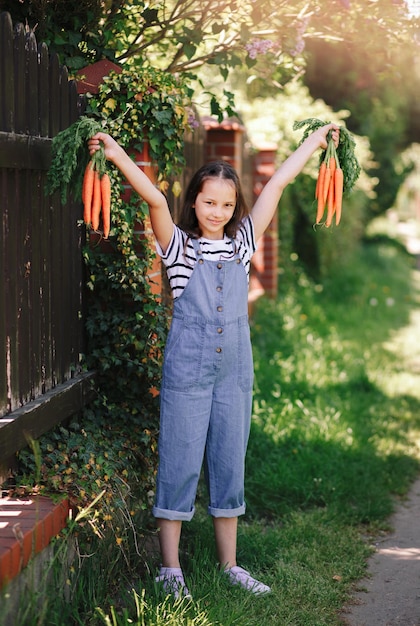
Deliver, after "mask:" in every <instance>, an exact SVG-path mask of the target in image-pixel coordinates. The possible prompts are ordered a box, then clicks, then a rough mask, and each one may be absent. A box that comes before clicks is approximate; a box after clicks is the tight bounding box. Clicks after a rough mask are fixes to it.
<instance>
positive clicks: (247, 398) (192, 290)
mask: <svg viewBox="0 0 420 626" xmlns="http://www.w3.org/2000/svg"><path fill="white" fill-rule="evenodd" d="M232 243H233V245H234V242H232ZM193 245H194V250H195V253H196V257H197V259H198V260H197V262H196V264H195V267H194V270H193V273H192V275H191V277H190V279H189V281H188V283H187V285H186V287H185V289H184V291H183V293H182V294H181V296H180V297H179V298H177V299H176V300H175V301H174V308H173V319H172V324H171V328H170V331H169V335H168V341H167V344H166V349H165V359H164V365H163V376H162V387H161V392H160V402H161V414H160V437H159V469H158V475H157V487H156V502H155V506H154V507H153V515H154V516H155V517H157V518H162V519H168V520H184V521H189V520H191V518H192V517H193V515H194V502H195V497H196V491H197V484H198V480H199V477H200V472H201V468H202V465H203V461H204V471H205V477H206V482H207V486H208V491H209V507H208V512H209V514H210V515H212V516H214V517H237V516H238V515H242V514H243V513H244V512H245V502H244V469H245V453H246V447H247V443H248V436H249V429H250V421H251V409H252V386H253V375H254V373H253V360H252V349H251V340H250V331H249V324H248V282H247V277H246V271H245V268H244V266H243V264H242V262H241V260H240V258H239V257H238V255H237V254H236V255H235V257H234V258H232V259H229V260H220V261H213V260H207V259H204V258H203V255H202V252H201V249H200V244H199V242H198V240H196V239H194V240H193Z"/></svg>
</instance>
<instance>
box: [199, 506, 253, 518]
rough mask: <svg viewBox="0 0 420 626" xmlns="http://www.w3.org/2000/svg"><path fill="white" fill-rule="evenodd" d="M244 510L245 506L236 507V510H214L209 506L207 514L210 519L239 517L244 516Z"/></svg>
mask: <svg viewBox="0 0 420 626" xmlns="http://www.w3.org/2000/svg"><path fill="white" fill-rule="evenodd" d="M245 508H246V507H245V504H243V505H242V506H238V507H236V509H215V508H214V507H212V506H209V507H208V509H207V512H208V514H209V515H211V516H212V517H239V515H244V513H245Z"/></svg>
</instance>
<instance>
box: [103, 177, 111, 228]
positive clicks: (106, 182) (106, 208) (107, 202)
mask: <svg viewBox="0 0 420 626" xmlns="http://www.w3.org/2000/svg"><path fill="white" fill-rule="evenodd" d="M101 198H102V226H103V230H104V237H105V239H108V235H109V230H110V227H111V179H110V178H109V176H108V174H106V173H105V174H104V175H103V176H102V178H101Z"/></svg>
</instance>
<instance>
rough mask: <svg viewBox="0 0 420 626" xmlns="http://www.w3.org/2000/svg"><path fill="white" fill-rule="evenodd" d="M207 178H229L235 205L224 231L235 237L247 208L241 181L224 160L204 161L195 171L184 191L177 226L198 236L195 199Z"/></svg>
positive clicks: (247, 211)
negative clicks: (234, 193) (233, 189)
mask: <svg viewBox="0 0 420 626" xmlns="http://www.w3.org/2000/svg"><path fill="white" fill-rule="evenodd" d="M209 178H221V179H223V180H231V181H232V182H233V184H234V186H235V190H236V206H235V210H234V212H233V215H232V218H231V219H230V221H229V222H228V223H227V224H226V226H225V233H226V235H227V236H228V237H235V235H236V232H237V230H238V227H239V225H240V223H241V222H242V220H243V219H244V217H246V216H247V215H248V214H249V208H248V206H247V204H246V202H245V198H244V196H243V193H242V189H241V183H240V181H239V177H238V174H237V172H236V170H235V168H233V167H232V166H231V165H230V164H229V163H227V162H226V161H212V162H211V163H206V164H205V165H203V166H202V167H200V169H199V170H197V171H196V173H195V174H194V176H193V177H192V179H191V181H190V184H189V185H188V188H187V191H186V193H185V200H184V205H183V207H182V209H181V213H180V216H179V220H178V226H179V227H180V228H181V229H182V230H183V231H185V232H186V233H187V234H188V235H189V236H190V237H193V238H195V239H196V238H197V237H200V235H201V232H200V227H199V225H198V220H197V217H196V215H195V209H194V204H195V200H196V198H197V196H198V194H199V193H200V191H201V190H202V188H203V185H204V183H205V181H206V180H208V179H209Z"/></svg>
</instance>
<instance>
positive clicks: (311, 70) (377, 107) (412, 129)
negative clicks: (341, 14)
mask: <svg viewBox="0 0 420 626" xmlns="http://www.w3.org/2000/svg"><path fill="white" fill-rule="evenodd" d="M356 15H357V14H356ZM406 25H408V26H407V29H406V31H405V33H404V37H402V38H401V40H400V37H401V35H400V34H399V33H398V35H397V36H396V37H395V39H394V40H392V41H390V43H389V45H388V46H385V45H384V44H383V39H382V32H383V26H382V24H381V23H372V25H371V32H370V40H371V42H372V43H371V46H370V47H368V48H366V47H360V46H358V45H355V43H352V42H348V41H335V42H333V41H325V40H317V41H315V40H312V41H311V42H310V43H309V44H308V48H307V66H306V72H305V76H304V81H305V83H306V84H307V85H308V87H309V89H310V91H311V94H312V95H313V97H314V98H322V99H323V100H324V101H325V102H326V103H327V104H329V105H330V106H331V107H333V108H334V109H335V110H340V109H347V110H348V111H349V112H350V116H349V118H348V121H347V124H348V126H349V128H350V129H351V130H352V131H353V132H355V133H357V134H359V135H365V136H368V137H369V140H370V145H371V148H372V151H373V154H374V159H375V163H374V164H373V165H374V167H373V168H372V169H371V172H370V173H371V175H372V176H376V177H377V178H378V183H377V185H376V190H375V191H376V196H377V197H376V199H374V200H373V201H372V202H371V205H370V214H371V217H374V216H375V215H378V214H380V213H383V212H384V211H386V210H387V209H389V208H390V207H391V206H392V205H393V203H394V202H395V198H396V195H397V193H398V190H399V188H400V186H401V184H402V183H403V181H404V180H405V178H406V176H407V174H408V172H409V171H410V166H407V165H405V166H404V165H402V162H401V157H400V155H401V152H402V151H403V150H404V149H405V148H406V147H407V146H409V145H410V144H411V143H413V142H416V141H417V142H419V141H420V123H419V119H420V118H419V115H418V114H419V104H418V92H419V89H420V69H419V60H420V59H419V48H418V40H417V36H416V33H418V29H417V25H416V23H415V22H407V23H406Z"/></svg>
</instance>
